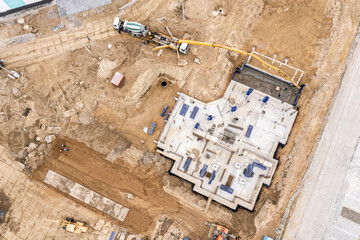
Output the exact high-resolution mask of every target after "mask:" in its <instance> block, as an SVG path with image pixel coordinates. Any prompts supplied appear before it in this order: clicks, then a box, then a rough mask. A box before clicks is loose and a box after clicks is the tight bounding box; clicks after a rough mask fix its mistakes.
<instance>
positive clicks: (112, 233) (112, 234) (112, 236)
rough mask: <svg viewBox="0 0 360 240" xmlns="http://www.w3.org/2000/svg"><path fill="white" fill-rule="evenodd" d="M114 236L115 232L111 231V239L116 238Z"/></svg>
mask: <svg viewBox="0 0 360 240" xmlns="http://www.w3.org/2000/svg"><path fill="white" fill-rule="evenodd" d="M114 237H115V232H111V235H110V238H109V240H114Z"/></svg>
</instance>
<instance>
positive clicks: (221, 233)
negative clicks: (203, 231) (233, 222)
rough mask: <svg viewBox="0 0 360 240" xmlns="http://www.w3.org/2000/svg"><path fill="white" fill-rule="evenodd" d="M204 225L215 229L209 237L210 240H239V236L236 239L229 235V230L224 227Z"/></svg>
mask: <svg viewBox="0 0 360 240" xmlns="http://www.w3.org/2000/svg"><path fill="white" fill-rule="evenodd" d="M205 224H206V225H208V226H209V227H211V228H214V229H215V230H214V232H213V235H212V237H211V240H230V238H232V239H235V240H240V239H241V237H240V236H237V237H236V236H234V235H232V234H229V229H227V228H226V227H223V226H221V225H213V224H211V223H205Z"/></svg>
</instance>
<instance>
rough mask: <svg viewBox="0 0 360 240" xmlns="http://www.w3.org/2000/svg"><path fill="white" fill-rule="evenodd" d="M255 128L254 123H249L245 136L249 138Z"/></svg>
mask: <svg viewBox="0 0 360 240" xmlns="http://www.w3.org/2000/svg"><path fill="white" fill-rule="evenodd" d="M253 128H254V127H253V125H249V127H248V129H247V131H246V134H245V137H247V138H249V137H250V135H251V132H252V130H253Z"/></svg>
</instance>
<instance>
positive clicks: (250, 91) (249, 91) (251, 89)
mask: <svg viewBox="0 0 360 240" xmlns="http://www.w3.org/2000/svg"><path fill="white" fill-rule="evenodd" d="M253 91H254V89H253V88H249V89H248V90H247V92H246V96H250V94H251V93H252V92H253Z"/></svg>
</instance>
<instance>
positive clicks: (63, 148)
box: [60, 144, 69, 152]
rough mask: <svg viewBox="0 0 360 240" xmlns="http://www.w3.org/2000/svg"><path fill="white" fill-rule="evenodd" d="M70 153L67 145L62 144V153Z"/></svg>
mask: <svg viewBox="0 0 360 240" xmlns="http://www.w3.org/2000/svg"><path fill="white" fill-rule="evenodd" d="M63 151H65V152H68V151H69V148H67V146H66V145H65V144H61V148H60V152H63Z"/></svg>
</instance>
